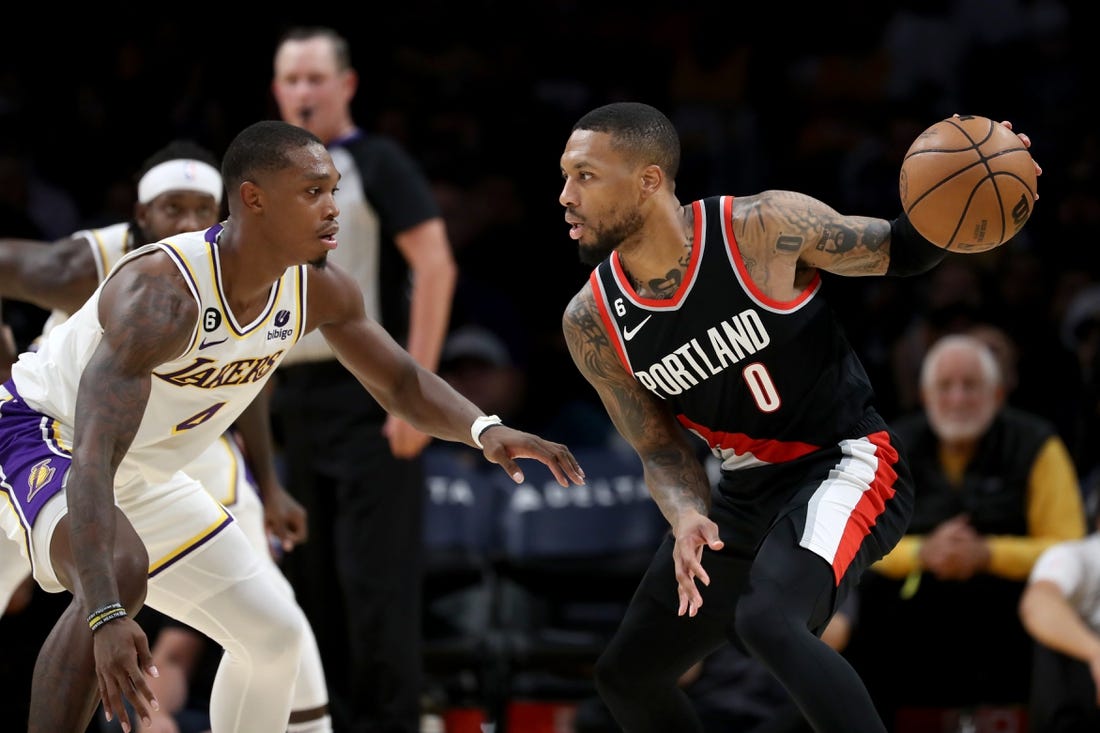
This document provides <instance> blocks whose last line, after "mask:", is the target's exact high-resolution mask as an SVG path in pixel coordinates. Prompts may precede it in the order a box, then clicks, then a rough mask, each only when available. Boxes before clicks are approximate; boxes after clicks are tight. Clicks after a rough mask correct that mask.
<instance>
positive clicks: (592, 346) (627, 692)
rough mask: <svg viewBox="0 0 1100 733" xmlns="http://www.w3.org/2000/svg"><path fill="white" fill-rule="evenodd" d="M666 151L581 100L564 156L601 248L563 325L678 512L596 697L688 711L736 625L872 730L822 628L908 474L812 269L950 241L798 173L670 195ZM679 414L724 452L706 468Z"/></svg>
mask: <svg viewBox="0 0 1100 733" xmlns="http://www.w3.org/2000/svg"><path fill="white" fill-rule="evenodd" d="M1003 124H1005V125H1006V126H1009V127H1010V125H1008V123H1003ZM1020 138H1021V140H1022V141H1023V144H1024V145H1026V146H1030V141H1029V140H1028V138H1027V137H1026V136H1024V135H1021V136H1020ZM679 162H680V142H679V138H678V135H677V133H676V130H675V129H674V128H673V126H672V124H671V122H670V121H669V120H668V118H667V117H666V116H665V115H664V114H662V113H661V112H660V111H658V110H656V109H654V108H652V107H650V106H648V105H645V104H639V103H632V102H625V103H615V104H609V105H606V106H603V107H600V108H597V109H595V110H593V111H591V112H589V113H588V114H586V115H584V116H583V117H582V118H581V119H580V120H579V121H578V122H577V123H576V124H575V125H574V127H573V130H572V134H571V135H570V137H569V140H568V142H567V143H566V146H565V152H564V153H563V154H562V157H561V170H562V176H563V178H564V187H563V189H562V192H561V196H560V201H561V204H562V205H563V206H564V207H565V220H566V222H567V223H568V224H569V226H570V237H571V238H572V239H574V240H575V241H576V242H577V244H578V246H579V250H580V255H581V259H582V261H584V262H585V263H587V264H591V265H594V266H595V269H594V270H593V272H592V274H591V276H590V277H589V279H588V282H587V283H586V284H585V285H584V287H583V288H582V289H581V290H580V292H579V293H578V294H577V295H576V296H575V297H574V298H573V300H572V301H571V302H570V303H569V305H568V307H567V308H566V311H565V314H564V316H563V321H562V322H563V328H564V332H565V339H566V341H567V343H568V345H569V349H570V353H571V354H572V357H573V360H574V362H575V363H576V365H577V368H578V369H579V370H580V371H581V373H582V374H584V376H585V377H586V378H587V379H588V381H589V382H590V383H591V384H592V386H593V387H594V388H595V389H596V391H597V393H598V394H599V396H600V399H601V400H602V401H603V404H604V406H605V407H606V409H607V411H608V413H609V415H610V417H611V419H612V420H613V422H614V423H615V426H616V428H617V429H618V430H619V432H620V433H621V434H622V435H623V437H624V438H626V439H627V440H628V441H629V442H630V443H631V445H632V446H633V447H634V449H635V450H636V451H637V453H638V455H639V456H640V458H641V460H642V464H643V466H644V470H645V476H646V481H647V484H648V487H649V490H650V492H651V494H652V495H653V498H654V499H655V500H656V502H657V504H658V506H659V507H660V508H661V511H662V513H663V514H664V516H665V518H666V519H667V520H668V522H669V524H670V525H671V530H672V531H671V533H670V535H669V536H668V538H667V539H666V541H665V542H664V544H663V545H662V546H661V547H660V549H659V550H658V552H657V554H656V556H655V557H654V560H653V562H652V564H651V565H650V568H649V570H648V571H647V573H646V575H645V577H644V578H643V580H642V581H641V586H640V588H639V590H638V592H637V593H636V594H635V596H634V598H633V600H632V602H631V605H630V607H629V609H628V610H627V612H626V614H625V617H624V619H623V621H622V624H621V626H620V628H619V630H618V632H617V633H616V635H615V637H614V638H613V639H612V640H611V642H610V643H609V644H608V647H607V649H606V650H605V651H604V653H603V655H602V656H601V658H600V660H599V662H598V663H597V667H596V683H597V686H598V689H599V692H600V695H601V697H602V698H603V699H604V701H605V702H606V703H607V705H608V706H609V708H610V710H611V712H612V714H613V715H614V717H615V719H616V720H617V722H618V723H619V724H620V725H621V726H622V727H623V729H624V730H626V731H628V733H638V732H639V731H660V732H661V733H668V732H670V731H675V732H676V733H688V732H689V731H701V730H702V728H701V725H700V723H699V720H698V718H697V717H696V715H695V713H694V712H693V711H692V707H691V705H690V703H689V702H688V699H687V698H686V696H685V695H684V694H683V692H682V691H681V690H680V689H679V688H678V687H677V679H678V678H679V677H680V675H681V674H682V673H683V672H684V671H685V670H686V669H687V668H688V667H690V666H691V665H692V664H693V663H694V662H696V661H698V660H699V659H702V658H703V657H704V656H706V655H707V654H708V653H709V652H711V651H713V650H714V649H716V648H718V647H719V646H721V645H723V644H725V643H726V642H733V643H735V644H738V645H739V646H740V647H741V648H742V649H744V650H746V651H748V652H749V653H750V654H752V655H753V656H754V657H756V658H757V659H759V660H760V661H761V662H763V664H764V665H765V666H766V667H767V668H768V669H770V670H771V672H772V673H773V674H774V675H775V676H776V677H777V678H778V679H779V681H780V682H782V683H783V685H784V686H785V687H786V688H787V690H788V691H789V692H790V694H791V696H792V698H793V699H794V700H795V701H796V702H797V703H798V705H799V707H800V708H801V710H802V712H803V714H804V715H805V716H806V719H807V720H808V721H809V722H810V723H811V725H812V726H813V727H814V729H815V730H817V731H831V732H834V733H862V732H863V731H874V732H876V733H882V732H883V731H885V730H886V729H885V727H884V725H883V723H882V720H881V719H880V717H879V715H878V714H877V713H876V710H875V706H874V704H873V703H872V700H871V698H870V696H869V695H868V694H867V690H866V688H865V686H864V685H863V682H862V680H861V679H860V678H859V676H858V675H857V674H856V672H855V671H854V670H853V669H852V668H851V666H850V665H849V664H848V662H847V661H846V660H845V659H844V658H843V657H842V656H841V655H840V654H839V653H838V652H836V651H834V650H833V649H831V648H830V647H829V646H828V645H827V644H825V643H824V642H822V641H821V640H820V638H819V634H820V633H821V631H822V630H823V629H824V628H825V625H826V623H827V622H828V620H829V618H830V617H831V616H832V615H833V612H834V611H835V609H836V608H837V607H838V606H839V605H840V604H841V603H842V602H843V600H844V598H845V597H846V596H847V594H848V592H849V591H850V589H851V588H852V587H853V586H854V585H855V584H856V583H857V582H858V579H859V576H860V574H861V573H862V572H863V570H864V569H865V568H867V567H868V566H869V565H870V564H871V563H873V562H875V561H876V560H878V559H879V558H881V557H882V556H883V555H884V554H885V553H886V552H887V551H889V550H890V548H892V547H893V546H894V545H895V544H896V543H897V541H898V540H899V539H900V538H901V536H902V535H903V534H904V532H905V529H906V526H907V525H908V522H909V518H910V514H911V512H912V508H913V486H912V480H911V477H910V474H909V468H908V466H907V464H906V461H905V458H904V456H903V455H901V454H900V453H899V448H898V444H897V440H896V438H895V436H894V435H893V433H892V432H891V431H890V429H889V428H888V427H887V425H886V423H885V421H884V420H883V418H882V417H880V415H879V414H878V412H877V411H876V409H875V406H874V404H873V400H874V396H873V393H872V389H871V385H870V383H869V381H868V378H867V375H866V373H865V371H864V369H863V366H862V365H861V364H860V362H859V359H858V357H857V355H856V353H855V352H854V350H853V349H852V347H851V346H850V345H849V344H848V342H847V341H846V339H845V337H844V334H843V331H842V328H841V326H840V324H839V323H838V322H837V321H836V320H835V319H834V317H833V314H832V313H831V311H830V309H829V306H828V304H827V303H825V301H824V299H823V297H822V295H823V294H822V293H821V289H822V279H821V275H820V271H821V270H825V271H828V272H831V273H834V274H837V275H848V276H866V275H915V274H919V273H921V272H925V271H927V270H928V269H930V268H931V267H933V266H934V265H935V264H936V263H938V262H939V261H940V260H941V259H942V258H943V257H944V254H945V250H943V249H941V248H940V247H937V246H935V245H934V244H933V243H931V242H928V241H927V240H925V239H924V238H923V237H921V236H920V235H919V234H918V233H917V232H916V230H915V229H914V228H913V227H912V225H911V224H910V223H909V221H908V219H907V218H906V217H905V216H904V215H902V216H901V217H899V218H898V219H895V220H894V221H892V222H891V221H887V220H884V219H876V218H867V217H858V216H842V215H841V214H839V213H837V212H836V211H834V210H833V209H831V208H830V207H828V206H827V205H825V204H824V203H822V202H820V201H817V200H815V199H813V198H811V197H809V196H805V195H802V194H799V193H795V192H791V191H765V192H763V193H760V194H757V195H753V196H742V197H737V198H734V197H732V196H714V197H711V198H706V199H703V200H700V201H695V202H693V203H690V204H688V205H686V206H685V205H681V204H680V202H679V201H678V200H677V198H676V195H675V177H676V172H677V168H678V166H679ZM1036 169H1037V170H1038V166H1036ZM689 433H690V434H694V435H695V436H696V437H697V438H700V439H702V440H703V441H705V443H706V445H707V446H708V447H709V448H710V450H711V452H712V453H713V454H714V456H715V457H716V458H717V460H718V461H720V463H721V468H722V470H721V474H720V478H719V480H718V482H717V485H716V486H714V487H713V488H711V487H710V486H709V482H708V478H707V473H706V471H705V468H704V466H703V464H701V463H700V461H699V460H698V452H697V451H696V449H695V446H694V445H693V444H692V443H693V439H692V438H690V437H689Z"/></svg>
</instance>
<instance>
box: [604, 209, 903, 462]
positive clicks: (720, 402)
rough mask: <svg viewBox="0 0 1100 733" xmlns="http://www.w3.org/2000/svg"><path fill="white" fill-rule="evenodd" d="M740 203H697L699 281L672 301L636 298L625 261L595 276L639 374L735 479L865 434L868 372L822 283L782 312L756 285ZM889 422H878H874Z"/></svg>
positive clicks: (692, 275)
mask: <svg viewBox="0 0 1100 733" xmlns="http://www.w3.org/2000/svg"><path fill="white" fill-rule="evenodd" d="M732 206H733V198H732V197H729V196H714V197H710V198H707V199H703V200H701V201H695V202H694V203H693V204H692V207H693V209H694V212H695V233H694V244H693V247H692V252H691V261H690V263H689V265H688V268H687V274H686V275H685V277H684V281H683V283H681V285H680V288H679V290H678V291H677V292H676V294H675V295H674V296H673V297H672V298H671V299H668V300H651V299H648V298H642V297H639V296H638V295H637V293H635V291H634V288H633V287H632V286H631V284H630V282H629V280H628V279H627V277H626V275H625V273H624V272H623V269H622V263H621V262H620V260H619V255H618V253H617V252H615V253H612V255H611V257H609V258H608V259H606V260H604V261H603V262H601V263H600V264H599V265H598V266H597V267H596V269H595V270H593V272H592V275H591V284H592V289H593V293H594V294H595V298H596V304H597V306H598V307H599V309H600V313H601V316H602V318H603V321H604V325H605V327H606V328H607V331H608V333H609V334H610V336H611V341H612V343H613V344H614V345H615V348H616V350H617V351H618V354H619V358H620V359H621V360H622V362H623V364H624V365H625V367H626V369H627V371H628V372H630V373H631V374H633V375H634V378H635V379H637V380H638V382H639V383H641V384H642V385H643V386H644V387H645V388H646V389H648V390H649V391H650V392H652V393H653V394H655V395H657V396H658V397H659V398H661V399H662V400H664V401H665V402H666V403H667V404H668V405H669V407H670V408H671V409H672V411H673V414H674V415H676V417H677V419H678V420H679V421H680V424H682V425H683V426H684V427H685V428H687V429H688V430H690V431H692V432H694V433H695V434H697V435H699V436H700V437H701V438H702V439H703V440H705V441H706V442H707V444H708V445H709V446H710V448H711V450H712V451H713V452H714V454H715V455H716V456H717V457H718V458H719V459H720V460H721V462H722V468H723V469H725V470H736V469H741V468H749V467H752V466H757V465H762V464H773V463H782V462H784V461H789V460H792V459H795V458H799V457H801V456H804V455H806V454H808V453H811V452H813V451H815V450H817V449H818V448H822V447H825V446H832V445H835V444H836V443H837V442H838V441H840V440H842V439H845V438H850V437H856V436H859V435H863V434H865V432H866V430H865V429H866V427H868V420H867V418H872V420H873V421H874V424H881V418H877V414H876V413H875V411H874V409H873V408H872V406H871V403H872V401H873V399H874V394H873V392H872V389H871V383H870V380H869V379H868V378H867V373H866V372H865V371H864V369H863V365H862V364H860V362H859V358H858V356H857V355H856V353H855V351H854V350H853V349H852V347H851V345H850V344H849V343H848V341H847V339H846V338H845V336H844V333H843V331H842V329H841V327H840V324H839V323H838V322H837V320H836V318H835V316H834V314H833V312H832V309H831V308H830V307H829V305H828V303H826V302H825V299H824V298H823V297H821V293H820V291H821V276H820V274H818V275H815V276H814V278H813V281H812V282H811V283H810V284H809V285H808V286H807V287H806V289H805V290H803V291H802V293H800V294H799V296H798V297H797V298H795V299H794V300H792V301H789V302H779V301H776V300H773V299H772V298H769V297H768V296H767V295H765V294H764V293H762V292H761V291H760V289H759V288H757V287H756V286H755V285H754V284H753V283H752V281H751V280H750V278H749V274H748V270H747V269H746V267H745V263H744V261H743V260H742V258H741V252H740V250H739V249H738V246H737V241H736V239H735V237H734V233H733V226H732V220H731V213H732ZM874 418H877V420H874Z"/></svg>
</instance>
